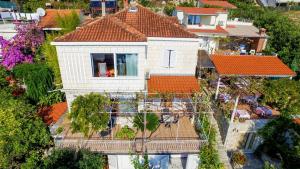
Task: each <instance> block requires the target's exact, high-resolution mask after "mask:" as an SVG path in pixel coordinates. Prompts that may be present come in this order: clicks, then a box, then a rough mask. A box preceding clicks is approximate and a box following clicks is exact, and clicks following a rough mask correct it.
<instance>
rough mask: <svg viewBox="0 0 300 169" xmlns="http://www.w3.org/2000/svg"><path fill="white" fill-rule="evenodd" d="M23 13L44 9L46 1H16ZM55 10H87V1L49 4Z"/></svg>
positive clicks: (68, 0) (65, 1) (69, 0)
mask: <svg viewBox="0 0 300 169" xmlns="http://www.w3.org/2000/svg"><path fill="white" fill-rule="evenodd" d="M16 1H17V3H18V5H19V6H20V7H21V9H23V10H24V11H25V12H35V11H36V9H37V8H45V7H46V2H49V1H48V0H16ZM51 4H52V6H53V8H55V9H88V7H89V5H88V4H89V0H60V1H52V2H51Z"/></svg>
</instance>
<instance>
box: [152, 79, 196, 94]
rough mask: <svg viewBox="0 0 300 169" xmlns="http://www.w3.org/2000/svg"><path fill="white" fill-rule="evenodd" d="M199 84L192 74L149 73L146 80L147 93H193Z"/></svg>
mask: <svg viewBox="0 0 300 169" xmlns="http://www.w3.org/2000/svg"><path fill="white" fill-rule="evenodd" d="M199 90H200V86H199V84H198V82H197V79H196V78H195V77H194V76H158V75H151V77H150V80H148V93H150V94H151V93H185V94H188V93H193V92H195V91H199Z"/></svg>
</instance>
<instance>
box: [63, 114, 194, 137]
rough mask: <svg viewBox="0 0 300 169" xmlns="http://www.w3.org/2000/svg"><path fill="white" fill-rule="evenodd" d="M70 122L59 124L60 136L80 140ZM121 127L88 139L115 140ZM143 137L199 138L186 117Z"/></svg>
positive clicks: (67, 120) (163, 125)
mask: <svg viewBox="0 0 300 169" xmlns="http://www.w3.org/2000/svg"><path fill="white" fill-rule="evenodd" d="M70 125H71V122H70V120H69V119H68V118H65V119H64V121H63V122H62V123H61V125H60V126H62V127H63V128H64V131H63V133H62V136H63V137H64V138H68V139H71V138H74V139H76V138H82V137H83V135H82V134H81V133H72V131H71V129H70ZM121 128H122V127H121V125H119V124H117V125H115V126H114V127H113V128H112V130H111V132H110V133H109V134H107V135H106V136H100V133H99V132H94V133H93V134H92V135H91V137H89V138H90V139H105V140H107V139H115V138H116V133H117V132H118V131H119V130H120V129H121ZM145 137H146V138H148V139H153V140H156V139H158V140H159V139H164V138H165V139H171V138H174V139H175V138H176V137H178V138H180V139H199V136H198V134H197V132H196V130H195V127H194V125H193V124H192V122H191V120H190V118H189V117H187V116H182V117H179V120H178V122H177V123H172V124H170V126H169V127H166V126H165V124H164V123H160V125H159V127H158V128H157V130H156V131H155V132H154V133H152V134H151V133H150V132H149V131H146V132H145ZM136 138H142V132H141V131H138V132H137V133H136Z"/></svg>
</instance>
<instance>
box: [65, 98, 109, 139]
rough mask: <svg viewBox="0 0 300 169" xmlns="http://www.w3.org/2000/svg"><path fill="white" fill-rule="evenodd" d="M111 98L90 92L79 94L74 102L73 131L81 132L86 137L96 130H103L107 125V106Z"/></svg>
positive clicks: (71, 114)
mask: <svg viewBox="0 0 300 169" xmlns="http://www.w3.org/2000/svg"><path fill="white" fill-rule="evenodd" d="M109 105H110V100H109V98H107V97H106V96H103V95H100V94H96V93H90V94H87V95H81V96H78V97H77V98H76V99H75V100H74V101H73V102H72V108H71V112H70V114H69V115H70V119H71V120H72V122H71V128H72V132H81V133H83V134H84V135H85V136H86V137H87V136H89V135H90V134H92V132H93V131H94V130H103V129H105V128H106V127H107V125H108V121H109V114H108V113H107V107H108V106H109Z"/></svg>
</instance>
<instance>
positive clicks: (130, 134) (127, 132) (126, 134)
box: [116, 125, 135, 140]
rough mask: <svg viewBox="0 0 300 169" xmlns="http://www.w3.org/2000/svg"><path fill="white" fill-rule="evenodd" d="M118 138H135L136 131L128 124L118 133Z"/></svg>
mask: <svg viewBox="0 0 300 169" xmlns="http://www.w3.org/2000/svg"><path fill="white" fill-rule="evenodd" d="M116 137H117V138H121V139H130V140H131V139H134V137H135V132H134V131H133V130H132V129H131V128H129V127H128V126H127V125H126V126H124V127H122V128H121V130H120V131H118V132H117V133H116Z"/></svg>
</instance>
